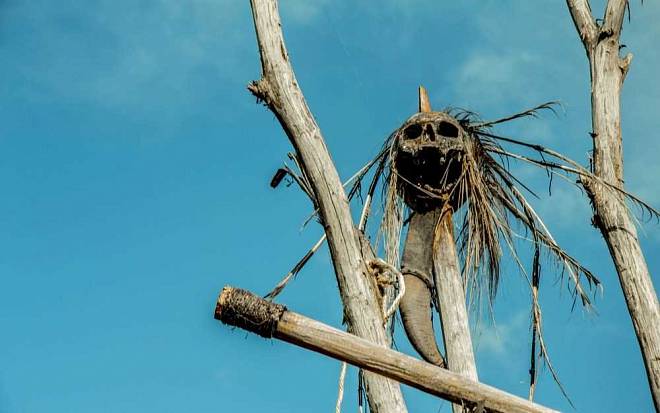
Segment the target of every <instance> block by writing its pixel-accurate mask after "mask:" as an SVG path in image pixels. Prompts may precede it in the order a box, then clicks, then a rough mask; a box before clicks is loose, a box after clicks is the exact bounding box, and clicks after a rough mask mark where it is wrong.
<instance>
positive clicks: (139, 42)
mask: <svg viewBox="0 0 660 413" xmlns="http://www.w3.org/2000/svg"><path fill="white" fill-rule="evenodd" d="M246 7H247V6H246ZM248 10H249V8H248V9H244V10H242V9H240V8H239V7H237V4H236V3H235V2H233V1H212V0H193V1H190V2H186V3H185V4H184V3H180V2H176V1H172V0H155V1H151V2H147V3H140V4H137V3H126V4H117V3H116V2H112V1H106V0H102V1H98V2H95V3H94V4H93V6H92V7H79V6H76V5H73V4H67V3H66V2H65V3H63V4H60V3H57V4H55V3H50V2H43V1H42V2H28V3H20V4H18V5H16V6H13V7H10V8H8V9H7V10H5V12H6V13H8V15H9V16H10V17H11V19H12V20H13V21H14V22H19V27H21V29H19V30H25V31H26V33H27V32H30V37H29V39H30V40H29V41H30V42H31V43H30V44H28V45H26V47H27V48H28V49H30V51H29V52H27V51H25V52H19V53H17V54H18V56H19V60H18V61H17V62H16V63H17V66H16V67H17V68H19V70H20V71H21V76H22V77H23V78H24V79H26V82H25V83H26V85H25V86H24V87H23V92H25V95H26V96H27V97H28V98H33V99H42V100H47V99H53V100H61V99H62V98H63V97H64V98H65V99H67V100H70V101H83V102H87V103H94V104H99V105H103V106H113V107H121V108H123V109H128V110H130V109H131V108H136V107H140V108H141V109H146V110H148V109H149V107H150V106H160V107H159V109H162V105H163V103H164V102H171V103H174V104H177V105H181V104H185V103H186V102H187V101H189V100H191V99H194V97H195V96H194V95H191V94H194V93H199V91H200V89H203V86H204V85H200V84H199V83H200V82H201V79H202V78H207V76H204V77H203V76H200V73H203V72H208V73H212V74H213V75H215V76H216V78H217V80H218V83H219V82H220V80H225V81H226V80H228V79H231V78H232V76H236V75H237V74H238V73H240V70H238V69H239V67H240V65H239V63H240V61H241V59H242V58H244V57H245V56H246V53H245V52H243V49H244V48H240V47H238V46H239V45H240V42H241V41H242V40H243V39H244V38H245V37H246V36H249V35H250V31H249V28H250V27H251V26H249V25H250V21H249V20H247V19H246V29H245V30H240V29H239V27H238V26H237V24H236V20H237V19H240V18H241V17H244V16H245V13H246V12H248ZM14 24H16V23H14ZM250 57H254V56H250Z"/></svg>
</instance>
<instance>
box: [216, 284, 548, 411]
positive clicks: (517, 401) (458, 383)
mask: <svg viewBox="0 0 660 413" xmlns="http://www.w3.org/2000/svg"><path fill="white" fill-rule="evenodd" d="M215 318H216V319H218V320H220V321H222V322H223V323H225V324H228V325H231V326H235V327H239V328H242V329H245V330H248V331H250V332H253V333H256V334H259V335H260V336H262V337H266V338H271V337H274V338H277V339H280V340H283V341H286V342H288V343H291V344H294V345H297V346H300V347H303V348H306V349H309V350H312V351H315V352H318V353H322V354H325V355H327V356H330V357H332V358H335V359H338V360H342V361H345V362H347V363H350V364H353V365H355V366H357V367H360V368H362V369H364V370H367V371H370V372H373V373H377V374H379V375H382V376H385V377H388V378H390V379H393V380H397V381H399V382H401V383H405V384H407V385H409V386H412V387H414V388H416V389H419V390H422V391H424V392H426V393H429V394H432V395H434V396H438V397H441V398H443V399H446V400H449V401H451V402H453V403H456V404H459V405H462V406H466V407H469V408H471V409H474V411H476V412H500V413H556V412H557V411H556V410H552V409H550V408H547V407H543V406H540V405H538V404H535V403H532V402H530V401H528V400H525V399H523V398H521V397H517V396H514V395H511V394H508V393H506V392H504V391H502V390H498V389H496V388H494V387H491V386H488V385H485V384H481V383H479V382H476V381H473V380H470V379H469V378H467V377H464V376H463V375H460V374H457V373H454V372H451V371H448V370H446V369H443V368H441V367H437V366H434V365H433V364H430V363H426V362H423V361H421V360H418V359H416V358H413V357H410V356H408V355H405V354H402V353H399V352H397V351H394V350H392V349H389V348H385V347H382V346H379V345H376V344H374V343H371V342H369V341H367V340H364V339H362V338H359V337H357V336H354V335H352V334H349V333H346V332H344V331H341V330H338V329H335V328H332V327H330V326H327V325H325V324H322V323H320V322H318V321H315V320H312V319H310V318H307V317H305V316H303V315H300V314H297V313H294V312H292V311H288V310H287V309H286V307H284V306H283V305H280V304H275V303H272V302H270V301H267V300H264V299H262V298H260V297H257V296H256V295H254V294H252V293H250V292H249V291H245V290H241V289H238V288H233V287H229V286H227V287H225V288H224V289H223V290H222V293H221V294H220V297H219V298H218V302H217V306H216V309H215Z"/></svg>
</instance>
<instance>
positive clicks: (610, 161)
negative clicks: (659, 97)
mask: <svg viewBox="0 0 660 413" xmlns="http://www.w3.org/2000/svg"><path fill="white" fill-rule="evenodd" d="M627 3H628V2H627V1H625V0H609V1H608V3H607V7H606V9H605V16H604V19H603V23H602V25H600V26H598V25H597V24H596V22H595V21H594V19H593V17H592V16H591V11H590V10H589V3H588V2H587V1H586V0H581V1H578V0H567V4H568V7H569V10H570V12H571V16H573V20H574V22H575V26H576V29H577V31H578V33H579V34H580V38H581V39H582V42H583V44H584V47H585V51H586V53H587V57H588V59H589V67H590V73H591V110H592V128H593V130H592V137H593V160H592V166H593V171H594V173H595V175H597V176H598V177H599V178H600V179H602V180H604V181H606V182H610V183H612V184H615V185H618V186H619V187H620V188H623V148H622V137H621V109H620V98H621V88H622V86H623V82H624V80H625V77H626V74H627V72H628V67H629V66H630V62H631V60H632V55H631V54H628V55H627V56H625V57H623V58H622V57H620V56H619V46H620V34H621V26H622V23H623V18H624V15H625V9H626V5H627ZM583 185H584V187H585V189H586V191H587V194H588V195H589V197H590V199H591V202H592V204H593V208H594V212H595V216H594V223H595V225H596V226H597V227H598V228H599V229H600V231H601V233H602V235H603V238H604V239H605V242H606V243H607V247H608V249H609V251H610V255H611V256H612V259H613V261H614V266H615V268H616V271H617V274H618V275H619V281H620V283H621V288H622V290H623V295H624V297H625V299H626V304H627V306H628V311H629V313H630V317H631V319H632V322H633V326H634V328H635V333H636V334H637V340H638V342H639V346H640V348H641V351H642V356H643V359H644V365H645V367H646V373H647V376H648V380H649V385H650V388H651V394H652V397H653V402H654V404H655V409H656V411H658V412H660V304H659V303H658V296H657V294H656V292H655V289H654V287H653V282H652V280H651V275H650V273H649V270H648V267H647V264H646V260H645V258H644V254H643V252H642V249H641V247H640V245H639V240H638V238H637V230H636V228H635V225H634V222H633V221H632V219H631V217H630V215H629V213H628V210H627V208H626V206H625V201H624V200H623V199H622V195H621V194H619V193H616V192H614V191H612V190H610V189H608V188H606V187H605V186H603V185H600V184H598V183H597V182H594V181H592V180H588V179H583Z"/></svg>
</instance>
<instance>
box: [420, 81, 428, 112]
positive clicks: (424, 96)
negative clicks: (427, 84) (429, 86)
mask: <svg viewBox="0 0 660 413" xmlns="http://www.w3.org/2000/svg"><path fill="white" fill-rule="evenodd" d="M419 111H420V112H431V102H430V101H429V94H428V93H426V89H424V86H420V87H419Z"/></svg>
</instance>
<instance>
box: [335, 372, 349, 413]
mask: <svg viewBox="0 0 660 413" xmlns="http://www.w3.org/2000/svg"><path fill="white" fill-rule="evenodd" d="M347 367H348V363H346V362H343V363H341V373H339V394H338V395H337V404H336V406H335V413H341V402H342V401H344V381H345V380H346V370H347Z"/></svg>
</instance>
